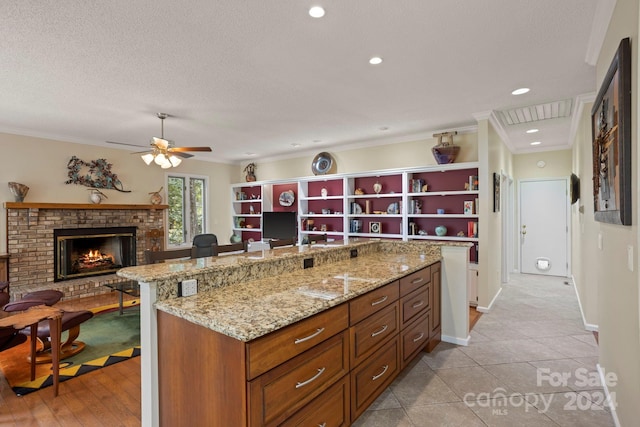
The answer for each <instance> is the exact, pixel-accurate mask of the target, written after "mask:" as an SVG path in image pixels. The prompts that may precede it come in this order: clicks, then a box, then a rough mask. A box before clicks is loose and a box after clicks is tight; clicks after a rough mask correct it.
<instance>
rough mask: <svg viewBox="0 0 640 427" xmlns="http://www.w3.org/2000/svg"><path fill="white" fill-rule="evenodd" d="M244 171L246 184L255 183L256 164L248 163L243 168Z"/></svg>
mask: <svg viewBox="0 0 640 427" xmlns="http://www.w3.org/2000/svg"><path fill="white" fill-rule="evenodd" d="M244 171H245V172H246V173H247V175H246V176H245V179H246V180H247V182H255V180H256V164H255V163H249V164H248V165H247V166H245V168H244Z"/></svg>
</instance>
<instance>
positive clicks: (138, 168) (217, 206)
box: [0, 133, 238, 253]
mask: <svg viewBox="0 0 640 427" xmlns="http://www.w3.org/2000/svg"><path fill="white" fill-rule="evenodd" d="M0 147H2V148H3V155H2V156H0V200H2V202H7V201H9V202H13V201H14V197H13V195H12V194H11V192H10V190H9V187H8V185H7V183H8V182H11V181H16V182H20V183H23V184H25V185H27V186H28V187H29V193H28V194H27V196H26V198H25V202H40V203H89V191H88V190H87V188H88V187H84V186H81V185H75V184H65V181H66V180H67V172H68V170H67V163H68V161H69V159H70V158H71V156H73V155H75V156H77V157H78V158H80V159H82V160H85V161H90V160H95V159H99V158H104V159H106V160H107V162H109V163H111V164H112V165H113V169H112V171H113V172H114V173H116V174H117V175H118V178H119V179H120V180H121V181H122V183H123V184H124V189H125V190H131V192H130V193H121V192H118V191H115V190H105V191H104V193H105V194H106V195H107V197H108V199H107V200H105V201H104V202H103V203H114V204H118V203H122V204H136V203H140V204H148V203H149V193H150V192H152V191H157V190H158V189H160V187H163V186H164V187H165V190H166V185H165V180H166V178H165V177H166V174H165V172H166V171H165V170H163V169H161V168H160V167H158V166H155V165H152V166H146V165H145V164H144V163H143V162H142V160H141V159H140V156H138V155H132V154H130V152H129V151H123V150H116V149H110V148H104V147H95V146H90V145H83V144H75V143H70V142H60V141H54V140H49V139H41V138H33V137H27V136H18V135H11V134H2V133H0ZM237 168H238V167H237V166H233V165H227V164H219V163H211V162H203V161H197V160H188V161H185V162H183V163H182V164H181V165H180V166H179V167H177V168H173V169H172V170H171V171H172V172H175V173H185V174H198V175H203V176H207V177H209V185H210V187H211V193H210V200H209V208H210V209H209V212H210V217H209V224H210V227H209V231H210V232H212V233H215V234H218V235H219V236H223V237H222V238H221V240H222V241H227V240H228V237H229V236H231V217H230V212H231V209H230V207H229V206H230V204H231V192H230V191H229V184H230V183H231V180H232V178H233V179H235V177H236V176H237ZM165 200H166V198H165ZM5 212H6V211H5ZM6 240H7V239H6V213H3V214H2V215H0V253H4V252H6V250H7V241H6Z"/></svg>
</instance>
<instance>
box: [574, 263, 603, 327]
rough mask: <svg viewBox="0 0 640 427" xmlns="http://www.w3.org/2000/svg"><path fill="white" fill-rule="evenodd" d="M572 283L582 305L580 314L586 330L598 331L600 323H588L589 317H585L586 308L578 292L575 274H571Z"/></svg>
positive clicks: (580, 305) (579, 303)
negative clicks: (583, 308)
mask: <svg viewBox="0 0 640 427" xmlns="http://www.w3.org/2000/svg"><path fill="white" fill-rule="evenodd" d="M571 285H572V286H573V291H574V292H575V293H576V298H577V299H578V306H579V307H580V316H582V324H583V325H584V329H585V330H586V331H591V332H598V325H594V324H593V323H587V319H586V318H585V317H584V310H582V302H581V301H580V293H579V292H578V287H577V286H576V279H575V277H573V274H572V275H571Z"/></svg>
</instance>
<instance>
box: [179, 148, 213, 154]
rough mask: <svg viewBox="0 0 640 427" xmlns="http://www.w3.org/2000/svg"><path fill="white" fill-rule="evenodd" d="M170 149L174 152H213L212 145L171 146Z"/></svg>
mask: <svg viewBox="0 0 640 427" xmlns="http://www.w3.org/2000/svg"><path fill="white" fill-rule="evenodd" d="M169 151H172V152H174V153H176V152H184V151H203V152H205V151H206V152H211V147H171V148H170V149H169Z"/></svg>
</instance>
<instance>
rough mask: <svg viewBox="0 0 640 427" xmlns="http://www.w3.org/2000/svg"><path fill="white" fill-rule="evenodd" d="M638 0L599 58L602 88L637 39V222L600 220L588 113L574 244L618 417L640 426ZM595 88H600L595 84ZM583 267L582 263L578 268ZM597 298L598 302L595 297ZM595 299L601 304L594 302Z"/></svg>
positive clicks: (619, 16)
mask: <svg viewBox="0 0 640 427" xmlns="http://www.w3.org/2000/svg"><path fill="white" fill-rule="evenodd" d="M639 12H640V11H639V10H638V2H637V0H618V1H617V3H616V7H615V10H614V13H613V17H612V20H611V23H610V25H609V29H608V31H607V35H606V38H605V41H604V44H603V47H602V50H601V52H600V56H599V58H598V62H597V67H596V82H597V86H598V87H599V86H600V84H601V82H602V80H603V79H604V76H605V74H606V72H607V69H608V68H609V64H610V63H611V60H612V58H613V55H614V53H615V51H616V49H617V48H618V45H619V43H620V40H621V39H623V38H625V37H630V38H631V50H632V64H633V70H632V71H633V74H632V79H633V81H632V111H633V113H632V136H631V138H632V147H633V156H632V162H633V163H634V167H633V168H632V171H633V174H632V175H633V176H632V182H633V190H632V193H633V207H632V209H633V213H634V219H633V225H632V226H621V225H611V224H605V223H602V222H595V221H594V215H593V203H592V201H590V200H588V199H589V195H590V194H591V189H592V187H591V184H590V183H589V181H590V180H591V178H592V173H591V169H590V150H591V137H590V135H589V132H588V130H587V126H588V124H587V123H586V122H588V120H589V117H588V115H587V114H584V115H583V117H582V123H581V124H580V126H581V130H580V132H579V135H578V136H577V138H576V141H575V147H574V150H573V163H574V166H576V167H577V168H578V170H579V171H580V175H581V182H582V183H583V185H584V187H583V190H584V191H582V192H581V194H582V196H583V198H582V199H581V200H580V204H581V205H583V206H584V214H580V213H576V212H575V211H574V213H573V217H574V219H576V217H577V222H578V227H579V228H578V232H577V233H575V235H574V240H573V247H574V250H576V252H578V251H579V252H580V254H581V259H580V260H578V261H576V266H575V267H576V271H575V273H574V276H575V278H576V281H577V282H578V283H577V285H578V290H579V293H580V299H581V302H582V306H583V309H584V310H585V311H586V313H585V316H586V318H587V319H588V321H593V319H597V321H596V323H597V324H598V330H599V337H600V356H599V364H600V366H601V367H602V369H604V370H605V371H606V372H612V373H615V374H616V376H617V381H616V382H615V383H612V384H609V389H610V391H611V392H615V397H616V403H617V405H618V407H617V411H616V413H617V416H618V419H619V421H620V425H622V426H631V425H637V423H638V418H639V417H640V407H639V406H638V402H640V326H639V318H638V316H639V312H640V303H639V295H638V225H637V224H638V220H639V218H640V216H639V210H638V206H639V205H638V195H639V188H638V187H639V186H638V173H637V170H638V167H637V165H638V164H639V163H638V162H640V155H639V152H638V149H637V141H638V119H637V117H638V111H639V110H640V108H639V107H640V105H639V104H638V97H637V84H638V77H637V73H638V68H637V66H638V25H639V22H640V19H639V18H638V13H639ZM594 90H595V88H594ZM599 235H601V236H602V249H598V244H597V242H598V236H599ZM629 247H630V248H632V250H633V252H634V255H633V260H632V261H633V266H632V267H633V271H630V269H629V268H628V267H627V249H628V248H629ZM578 266H579V268H578ZM594 300H595V301H594ZM594 304H595V305H596V307H594Z"/></svg>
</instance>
